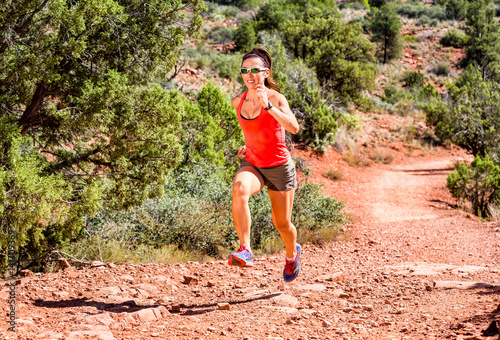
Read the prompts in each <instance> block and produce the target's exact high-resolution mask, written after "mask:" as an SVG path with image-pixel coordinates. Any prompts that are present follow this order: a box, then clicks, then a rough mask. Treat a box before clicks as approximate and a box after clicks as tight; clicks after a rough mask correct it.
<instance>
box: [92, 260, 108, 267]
mask: <svg viewBox="0 0 500 340" xmlns="http://www.w3.org/2000/svg"><path fill="white" fill-rule="evenodd" d="M105 265H106V263H104V262H101V261H93V262H92V263H91V264H90V267H91V268H97V267H104V266H105Z"/></svg>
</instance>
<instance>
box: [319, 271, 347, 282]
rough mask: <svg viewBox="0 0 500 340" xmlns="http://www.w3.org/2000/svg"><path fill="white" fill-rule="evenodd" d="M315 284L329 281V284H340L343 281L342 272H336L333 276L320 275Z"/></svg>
mask: <svg viewBox="0 0 500 340" xmlns="http://www.w3.org/2000/svg"><path fill="white" fill-rule="evenodd" d="M316 281H317V282H320V281H330V282H341V281H345V275H344V273H342V272H337V273H333V274H327V275H320V276H318V277H317V278H316Z"/></svg>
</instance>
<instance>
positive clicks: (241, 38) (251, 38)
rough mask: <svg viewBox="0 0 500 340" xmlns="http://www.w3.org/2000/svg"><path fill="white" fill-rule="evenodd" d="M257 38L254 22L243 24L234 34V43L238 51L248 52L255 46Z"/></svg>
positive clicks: (247, 21)
mask: <svg viewBox="0 0 500 340" xmlns="http://www.w3.org/2000/svg"><path fill="white" fill-rule="evenodd" d="M256 41H257V36H256V34H255V28H254V25H253V23H252V21H249V20H246V21H244V22H242V23H241V24H240V25H239V26H238V28H237V29H236V31H235V33H234V42H235V44H236V49H237V50H238V51H244V52H248V51H251V50H252V48H253V47H254V46H255V42H256Z"/></svg>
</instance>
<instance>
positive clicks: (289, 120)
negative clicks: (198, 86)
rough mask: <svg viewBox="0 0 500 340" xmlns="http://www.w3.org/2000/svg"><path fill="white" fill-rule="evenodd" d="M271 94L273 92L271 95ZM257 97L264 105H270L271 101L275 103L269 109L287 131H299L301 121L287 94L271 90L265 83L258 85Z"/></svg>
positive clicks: (294, 132)
mask: <svg viewBox="0 0 500 340" xmlns="http://www.w3.org/2000/svg"><path fill="white" fill-rule="evenodd" d="M270 94H272V95H271V96H270ZM257 98H259V101H260V103H261V105H262V107H268V106H269V102H271V103H273V107H272V108H270V109H269V110H267V112H269V113H270V114H271V116H273V117H274V118H275V119H276V120H277V121H278V123H280V125H281V126H283V127H284V128H285V130H286V131H288V132H290V133H293V134H296V133H297V132H299V129H300V127H299V122H298V121H297V118H295V115H294V114H293V112H292V110H290V106H289V105H288V101H287V100H286V98H285V96H284V95H282V94H281V93H279V92H276V91H270V90H269V89H268V88H267V87H265V86H264V85H263V84H261V85H257Z"/></svg>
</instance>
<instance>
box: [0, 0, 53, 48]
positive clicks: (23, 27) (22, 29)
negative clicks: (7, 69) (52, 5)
mask: <svg viewBox="0 0 500 340" xmlns="http://www.w3.org/2000/svg"><path fill="white" fill-rule="evenodd" d="M48 2H49V0H45V1H44V2H43V3H42V4H41V5H40V6H39V7H38V8H37V9H35V10H34V11H33V13H31V16H30V17H29V18H28V19H27V20H26V21H25V22H24V23H23V24H22V25H21V26H18V27H16V28H14V32H15V34H16V35H20V34H22V33H24V32H25V31H26V29H27V28H28V26H29V25H30V24H31V21H32V20H33V17H34V16H35V15H36V14H38V13H39V12H40V11H41V10H42V9H43V8H44V7H45V5H47V3H48ZM12 42H13V41H12V40H11V41H6V42H4V43H3V44H2V46H0V54H2V53H3V52H5V50H6V49H7V48H8V47H9V46H10V45H11V44H12Z"/></svg>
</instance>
